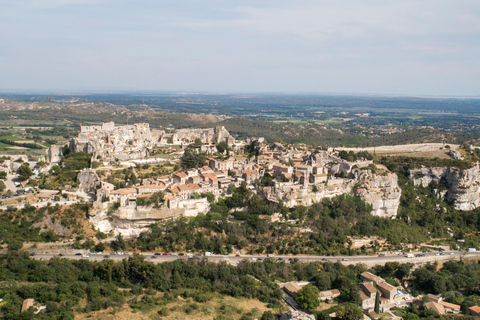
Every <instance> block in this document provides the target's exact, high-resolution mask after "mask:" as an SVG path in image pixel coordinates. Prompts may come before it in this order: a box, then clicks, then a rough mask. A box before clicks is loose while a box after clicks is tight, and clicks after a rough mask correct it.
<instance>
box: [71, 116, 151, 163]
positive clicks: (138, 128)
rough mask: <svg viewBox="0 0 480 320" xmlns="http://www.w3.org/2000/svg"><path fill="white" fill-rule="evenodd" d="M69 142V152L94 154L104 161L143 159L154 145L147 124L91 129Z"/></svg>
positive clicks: (83, 131)
mask: <svg viewBox="0 0 480 320" xmlns="http://www.w3.org/2000/svg"><path fill="white" fill-rule="evenodd" d="M92 128H93V130H89V131H86V130H83V127H82V132H80V133H79V134H78V137H77V138H74V139H72V140H71V141H70V150H72V151H73V152H78V151H84V152H86V153H96V154H97V156H100V157H102V159H103V160H104V161H114V160H115V159H118V160H121V161H125V160H130V159H143V158H145V157H146V156H147V149H148V148H151V147H153V146H154V145H155V142H156V141H154V140H153V139H152V134H151V132H150V127H149V125H148V123H136V124H132V125H127V126H121V127H113V128H111V127H108V128H102V127H98V128H97V127H92Z"/></svg>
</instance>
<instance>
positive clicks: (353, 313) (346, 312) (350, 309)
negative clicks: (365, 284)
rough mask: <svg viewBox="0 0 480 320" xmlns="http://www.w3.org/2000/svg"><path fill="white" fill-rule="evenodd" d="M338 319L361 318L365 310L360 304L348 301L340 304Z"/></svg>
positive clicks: (358, 319)
mask: <svg viewBox="0 0 480 320" xmlns="http://www.w3.org/2000/svg"><path fill="white" fill-rule="evenodd" d="M337 319H340V320H360V319H363V312H362V309H360V307H359V306H357V305H355V304H353V303H349V302H346V303H343V304H341V305H339V306H338V308H337Z"/></svg>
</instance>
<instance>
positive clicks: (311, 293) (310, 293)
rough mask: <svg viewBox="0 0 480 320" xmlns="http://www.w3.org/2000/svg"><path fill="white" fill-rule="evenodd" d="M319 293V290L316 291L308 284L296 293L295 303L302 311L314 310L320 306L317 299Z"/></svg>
mask: <svg viewBox="0 0 480 320" xmlns="http://www.w3.org/2000/svg"><path fill="white" fill-rule="evenodd" d="M319 293H320V290H318V288H317V287H315V286H313V285H311V284H309V285H307V286H305V287H303V288H302V289H300V290H299V291H298V295H297V299H296V301H297V303H298V304H299V305H300V307H302V308H303V309H306V310H310V309H315V308H316V307H318V306H319V305H320V301H319V299H318V294H319Z"/></svg>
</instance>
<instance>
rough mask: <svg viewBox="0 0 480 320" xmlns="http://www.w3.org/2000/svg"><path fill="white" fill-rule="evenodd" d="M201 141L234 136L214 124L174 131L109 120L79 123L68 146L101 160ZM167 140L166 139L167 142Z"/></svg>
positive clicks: (141, 156)
mask: <svg viewBox="0 0 480 320" xmlns="http://www.w3.org/2000/svg"><path fill="white" fill-rule="evenodd" d="M197 138H198V139H200V140H201V141H202V143H207V144H217V143H219V142H227V143H228V144H229V145H231V144H233V143H234V142H235V139H234V138H233V137H232V136H231V135H230V133H229V132H228V131H227V130H226V129H225V127H222V126H218V127H215V128H208V129H180V130H177V131H176V132H175V133H165V131H164V130H155V129H154V130H152V131H150V126H149V125H148V123H135V124H132V125H126V126H120V127H115V124H114V123H113V122H108V123H104V124H103V125H102V126H82V127H81V131H80V133H79V134H78V137H77V138H74V139H72V140H71V141H70V146H69V147H70V150H71V151H73V152H78V151H83V152H86V153H96V155H97V156H100V157H101V158H102V160H103V161H107V162H110V161H114V160H115V159H118V160H120V161H127V160H134V159H144V158H146V157H147V156H148V149H150V148H152V147H154V146H160V145H165V144H169V143H173V144H190V143H193V142H194V141H195V139H197ZM169 141H170V142H169Z"/></svg>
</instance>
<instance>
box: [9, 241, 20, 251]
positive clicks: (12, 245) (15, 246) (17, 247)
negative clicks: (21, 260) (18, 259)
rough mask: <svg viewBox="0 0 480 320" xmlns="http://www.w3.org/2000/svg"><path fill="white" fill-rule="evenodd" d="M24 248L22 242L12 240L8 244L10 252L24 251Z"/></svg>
mask: <svg viewBox="0 0 480 320" xmlns="http://www.w3.org/2000/svg"><path fill="white" fill-rule="evenodd" d="M22 247H23V242H22V241H18V240H11V241H9V242H8V250H11V251H18V250H20V249H22Z"/></svg>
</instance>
